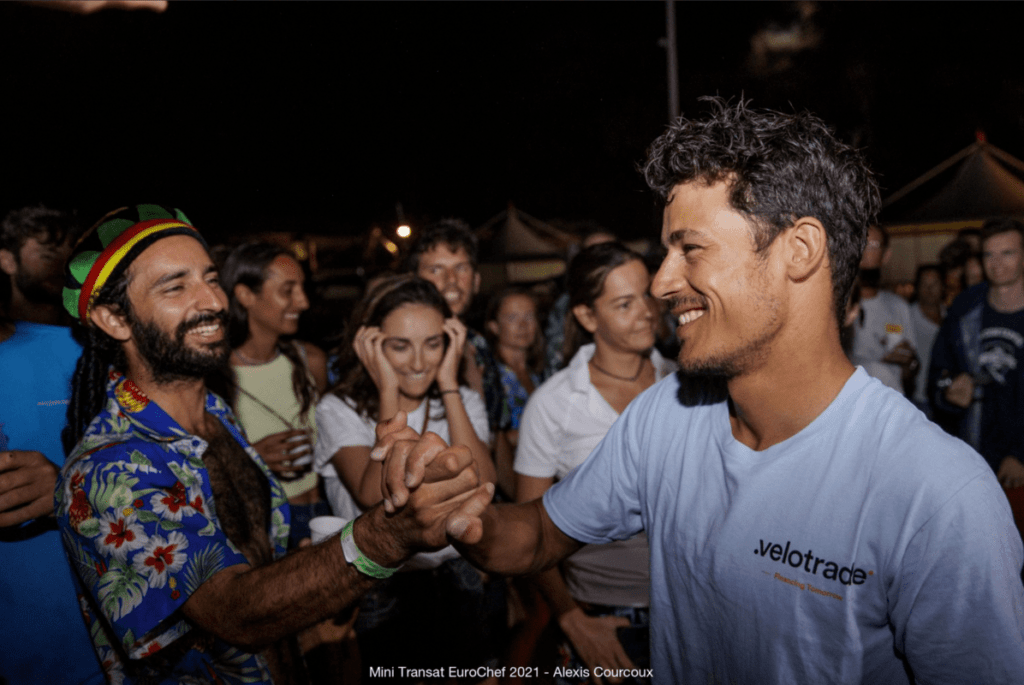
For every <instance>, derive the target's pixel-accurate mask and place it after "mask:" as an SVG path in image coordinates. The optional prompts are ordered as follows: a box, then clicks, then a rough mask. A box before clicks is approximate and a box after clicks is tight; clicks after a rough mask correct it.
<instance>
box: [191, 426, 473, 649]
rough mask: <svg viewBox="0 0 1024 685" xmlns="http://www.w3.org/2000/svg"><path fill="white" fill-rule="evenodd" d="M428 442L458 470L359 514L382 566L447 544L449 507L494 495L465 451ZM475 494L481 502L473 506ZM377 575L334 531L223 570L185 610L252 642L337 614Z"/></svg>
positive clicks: (366, 548) (370, 550)
mask: <svg viewBox="0 0 1024 685" xmlns="http://www.w3.org/2000/svg"><path fill="white" fill-rule="evenodd" d="M435 439H436V438H435ZM429 447H430V448H431V449H434V453H433V454H432V457H437V458H438V460H439V463H441V464H443V468H444V469H445V471H446V472H452V473H457V474H458V475H456V476H455V477H449V478H447V479H445V480H441V481H432V480H431V479H430V478H428V479H427V480H428V481H430V482H426V483H425V484H424V486H423V487H421V488H417V491H416V492H415V493H413V494H412V496H411V497H410V498H409V502H408V506H406V507H404V508H403V510H402V511H401V512H399V513H397V514H395V515H388V514H387V513H386V512H385V511H384V508H383V507H382V506H376V507H374V508H373V509H371V510H370V511H368V512H366V513H365V514H364V515H362V516H360V517H359V518H358V519H356V522H355V527H354V531H353V536H354V538H355V542H356V545H357V546H358V547H359V549H360V550H361V551H362V552H363V554H364V555H365V556H366V557H368V558H370V559H372V560H374V561H376V562H377V563H378V564H380V565H382V566H385V567H395V566H398V565H399V564H400V563H402V562H403V561H405V560H406V559H408V558H409V557H410V556H412V555H413V554H414V553H415V552H417V551H420V550H424V549H438V548H440V547H443V546H445V545H446V544H447V539H446V537H445V524H446V521H447V519H448V517H449V515H450V514H451V513H452V511H453V510H454V509H456V508H460V509H464V510H465V512H466V515H470V516H471V515H473V512H477V513H478V512H479V510H480V509H481V508H482V503H483V502H485V501H487V500H489V498H490V495H491V494H493V486H491V485H485V486H479V487H477V484H478V480H477V476H476V469H475V468H474V467H473V465H472V458H471V456H470V455H469V453H468V451H467V450H465V449H463V448H453V449H448V450H443V454H438V453H440V452H442V449H443V448H441V447H437V446H436V443H435V444H432V445H430V446H429ZM488 492H489V493H490V494H488ZM470 500H473V502H479V504H477V506H472V503H471V502H470ZM374 582H375V580H374V579H372V578H369V577H368V576H364V575H363V574H361V573H359V572H358V571H356V570H355V568H354V567H353V566H351V565H349V564H348V563H346V561H345V557H344V554H343V552H342V549H341V545H340V543H339V541H338V536H335V537H333V538H330V539H328V540H326V541H325V542H323V543H321V544H319V545H314V546H312V547H307V548H303V549H300V550H299V551H297V552H295V553H293V554H289V555H288V556H286V557H284V558H283V559H280V560H278V561H276V562H274V563H272V564H268V565H266V566H263V567H259V568H251V567H248V566H244V565H240V566H233V567H231V568H229V569H225V570H224V571H221V572H220V573H218V574H217V575H215V576H214V577H213V578H211V579H210V580H208V581H206V582H205V583H203V584H202V585H201V586H200V587H199V588H198V589H197V590H196V591H195V592H194V593H193V594H192V596H191V597H190V598H189V599H188V601H187V602H186V603H185V604H184V605H183V607H182V611H183V613H184V614H185V616H186V617H187V618H189V620H191V621H192V622H193V623H195V624H196V625H198V626H200V627H201V628H203V629H205V630H206V631H208V632H210V633H212V634H214V635H216V636H218V637H220V638H222V639H223V640H225V641H226V642H228V643H230V644H235V645H239V646H241V647H244V648H248V649H255V648H259V647H260V646H262V645H265V644H269V643H271V642H274V641H276V640H279V639H281V638H283V637H285V636H287V635H290V634H292V633H295V632H297V631H299V630H301V629H303V628H307V627H309V626H311V625H314V624H316V623H318V622H320V621H322V620H325V619H327V618H329V617H331V616H333V615H335V614H337V613H338V612H339V611H341V609H343V608H344V607H346V606H347V605H349V604H350V603H352V602H353V601H354V600H355V599H356V598H358V597H359V596H360V595H361V594H362V593H363V592H365V591H366V590H367V589H368V588H369V587H370V586H371V585H372V584H373V583H374Z"/></svg>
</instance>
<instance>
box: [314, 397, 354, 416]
mask: <svg viewBox="0 0 1024 685" xmlns="http://www.w3.org/2000/svg"><path fill="white" fill-rule="evenodd" d="M316 411H317V413H318V414H319V413H321V412H322V413H325V414H329V415H331V416H338V415H344V414H352V415H353V416H359V412H357V411H356V408H355V406H354V405H353V404H352V401H351V400H350V399H348V398H347V397H346V398H344V399H343V398H341V397H338V396H337V395H335V394H334V393H333V392H329V393H326V394H324V396H323V397H321V398H320V401H319V402H318V403H317V405H316ZM360 418H362V417H360Z"/></svg>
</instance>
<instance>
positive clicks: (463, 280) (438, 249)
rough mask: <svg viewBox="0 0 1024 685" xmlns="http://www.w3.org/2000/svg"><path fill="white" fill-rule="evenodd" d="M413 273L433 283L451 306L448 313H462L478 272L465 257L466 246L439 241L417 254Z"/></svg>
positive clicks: (476, 284) (475, 283)
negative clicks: (455, 246) (416, 265)
mask: <svg viewBox="0 0 1024 685" xmlns="http://www.w3.org/2000/svg"><path fill="white" fill-rule="evenodd" d="M416 275H417V276H419V277H420V278H423V279H426V280H428V281H430V282H431V283H433V284H434V285H435V286H437V289H438V290H439V291H440V292H441V295H442V296H444V299H445V300H446V301H447V302H448V306H449V307H451V310H452V314H454V315H455V316H460V317H461V316H462V315H463V314H464V313H465V312H466V310H467V309H469V303H470V302H471V301H472V300H473V295H475V294H476V291H477V289H478V288H479V287H480V274H478V273H477V272H476V269H475V268H474V267H473V263H472V262H471V261H470V259H469V253H468V252H466V248H464V247H461V246H459V247H457V248H455V250H452V247H451V245H447V244H445V243H440V244H438V245H435V246H434V247H432V248H430V249H429V250H427V251H426V252H424V253H423V254H422V255H420V260H419V266H418V267H417V268H416Z"/></svg>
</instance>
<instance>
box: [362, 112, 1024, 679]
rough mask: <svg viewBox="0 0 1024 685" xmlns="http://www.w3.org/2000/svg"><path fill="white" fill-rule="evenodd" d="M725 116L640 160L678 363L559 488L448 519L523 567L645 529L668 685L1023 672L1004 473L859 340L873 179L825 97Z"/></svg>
mask: <svg viewBox="0 0 1024 685" xmlns="http://www.w3.org/2000/svg"><path fill="white" fill-rule="evenodd" d="M710 110H711V111H710V112H709V114H708V115H707V116H706V117H704V118H702V119H689V120H688V119H684V118H680V119H679V120H677V121H676V122H675V123H673V124H672V125H671V126H670V127H669V129H668V130H667V131H666V132H665V133H664V134H663V135H662V136H661V137H659V138H658V139H657V140H656V141H655V142H654V144H653V145H652V147H651V149H650V153H649V157H648V161H647V163H646V166H645V169H644V172H645V176H646V178H647V182H648V184H649V185H650V186H651V187H652V189H654V190H655V191H656V192H657V194H658V195H659V196H660V197H661V198H662V200H663V201H664V203H665V209H664V222H663V227H662V234H661V239H662V243H663V244H664V246H665V248H666V249H667V256H666V257H665V260H664V262H663V263H662V265H661V268H660V270H659V271H658V273H657V275H656V276H655V278H654V280H653V282H652V285H651V290H652V293H653V294H654V295H655V296H656V297H659V298H661V299H662V300H663V301H665V302H666V303H667V304H668V305H669V307H670V308H671V311H672V312H673V315H674V316H675V317H676V318H677V320H678V328H677V331H676V332H677V336H678V338H679V341H680V343H681V351H680V354H679V364H680V368H681V373H680V374H679V375H677V376H672V377H669V378H666V379H664V380H663V381H661V382H660V383H658V384H656V385H655V386H653V387H652V388H650V389H649V390H648V391H646V392H645V393H643V394H642V395H640V396H639V397H638V398H637V399H636V400H634V401H633V403H632V404H630V406H628V407H627V408H626V410H625V411H624V412H623V413H622V415H621V417H620V418H619V420H618V421H617V422H616V423H615V425H614V426H612V428H611V430H610V432H609V433H608V435H607V436H606V437H605V439H604V440H603V441H602V442H601V444H600V445H598V447H597V448H596V450H595V451H594V453H593V454H592V455H591V456H590V458H589V459H587V461H586V462H585V463H584V464H583V465H582V466H581V467H580V468H578V469H577V470H575V471H574V472H572V473H570V474H569V475H568V476H567V477H566V478H565V479H564V480H562V481H560V482H559V483H557V484H556V485H554V486H553V487H552V488H551V489H549V490H548V491H547V492H546V493H545V495H544V497H543V500H535V501H534V502H531V503H527V504H522V505H515V506H501V505H499V506H492V505H487V504H486V503H485V502H484V498H485V494H486V492H485V491H483V492H479V493H474V494H473V495H472V496H471V497H470V498H469V499H468V500H467V501H466V502H465V503H464V504H463V506H462V508H461V509H460V510H458V511H457V512H455V513H454V514H452V515H451V516H450V517H449V518H448V521H447V525H448V528H447V529H448V532H449V535H450V536H452V537H453V538H455V539H456V540H458V541H459V546H460V549H461V551H462V552H463V554H464V555H465V556H466V557H467V558H469V559H471V560H472V561H474V563H476V564H478V565H480V566H481V567H482V568H484V569H487V570H489V571H494V572H499V573H526V572H536V571H538V570H540V569H543V568H545V567H549V566H551V565H553V564H555V563H557V562H558V561H559V560H560V559H562V558H564V557H565V556H567V555H568V554H570V553H572V552H573V551H575V550H576V549H578V548H579V547H580V545H581V544H583V543H601V542H608V541H611V540H621V539H625V538H628V537H630V536H632V535H634V534H636V533H637V532H639V531H640V530H645V531H646V532H647V536H648V539H649V541H650V545H651V645H652V655H651V656H652V659H651V664H652V672H651V673H650V675H651V676H652V678H653V681H654V682H657V683H671V684H673V685H674V684H677V683H712V682H713V683H752V684H754V683H756V684H758V685H760V684H763V683H779V684H783V683H785V684H791V683H815V684H816V685H817V684H819V683H849V684H855V683H863V684H865V685H867V684H870V685H876V684H879V683H900V684H903V683H911V682H915V680H916V681H917V682H922V683H924V682H927V683H950V684H952V683H966V682H977V683H1007V684H1008V683H1021V682H1024V587H1022V586H1021V581H1020V572H1021V565H1022V563H1024V550H1022V545H1021V539H1020V536H1019V535H1018V533H1017V531H1016V529H1015V528H1014V525H1013V520H1012V517H1011V515H1010V509H1009V505H1008V504H1007V502H1006V498H1005V497H1004V496H1003V494H1002V492H1001V491H1000V488H999V485H998V483H997V482H996V479H995V477H994V476H993V474H992V472H991V469H988V467H987V466H986V464H985V462H984V461H983V460H982V459H981V457H980V456H979V455H978V454H977V453H975V452H974V451H973V450H972V449H971V448H969V447H968V446H967V445H965V444H964V443H962V442H960V441H959V440H957V439H955V438H952V437H950V436H947V435H945V434H944V433H942V432H941V431H940V430H939V429H938V428H936V427H935V426H934V425H933V424H931V423H930V422H928V421H927V420H926V419H925V417H924V415H923V414H921V413H920V412H919V411H917V409H915V408H914V406H913V405H912V404H910V403H909V402H908V401H907V400H906V399H905V398H903V397H902V395H900V394H899V393H897V392H895V391H893V390H891V389H889V388H886V387H885V386H883V385H882V384H881V383H880V382H878V381H877V380H874V379H871V378H870V377H869V376H868V375H867V374H866V373H865V372H864V370H863V369H861V368H856V369H855V368H854V367H853V366H852V365H851V364H850V362H849V361H848V359H847V358H846V356H845V355H844V353H843V350H842V347H841V345H840V340H839V330H840V322H841V321H842V320H843V318H844V314H845V309H846V302H847V299H848V294H849V292H850V288H851V284H852V282H853V279H854V276H855V275H856V273H857V266H858V263H859V261H860V256H861V253H862V251H863V249H864V245H865V241H866V235H867V229H868V225H869V224H870V222H871V220H872V219H873V217H874V214H875V213H876V211H877V209H878V206H879V198H878V188H877V185H876V183H875V181H874V179H873V178H872V176H871V173H870V171H869V170H868V169H867V167H866V165H865V164H864V162H863V159H862V157H861V156H860V154H859V153H858V152H857V151H855V150H854V149H852V148H850V147H849V146H847V145H844V144H843V143H841V142H840V141H838V140H837V139H836V138H835V136H834V134H833V133H832V131H831V130H829V129H828V127H827V126H825V124H824V123H823V122H822V121H821V120H819V119H817V118H816V117H814V116H813V115H810V114H807V113H804V114H796V115H789V114H783V113H779V112H771V111H760V110H753V109H751V108H749V107H748V106H747V105H746V103H743V102H740V103H737V104H735V105H733V104H730V103H727V102H725V101H723V100H721V99H712V100H711V101H710ZM392 430H394V428H393V427H391V426H389V427H388V428H386V429H384V432H390V431H392ZM396 435H399V437H403V436H404V437H408V438H409V439H410V441H409V442H402V443H399V445H400V447H399V449H392V450H387V449H384V450H378V451H379V452H388V454H387V458H388V460H389V462H388V464H387V468H388V476H387V481H388V487H389V488H390V490H391V492H392V493H393V496H394V497H397V500H398V503H401V502H402V501H403V500H404V497H405V486H404V477H405V475H406V471H408V472H409V473H412V474H414V477H413V478H412V480H411V481H410V482H411V484H412V486H413V487H415V486H416V481H417V477H416V476H415V474H418V473H419V468H420V466H421V465H422V464H423V463H425V462H426V461H428V456H429V455H430V454H432V452H433V451H434V450H426V449H420V450H417V451H416V452H414V453H413V458H410V459H408V460H406V458H405V457H406V455H407V454H408V449H409V448H410V447H411V446H412V445H414V444H416V443H413V442H411V438H412V436H411V434H410V433H409V432H407V431H406V432H403V433H401V434H397V433H396ZM393 439H394V438H387V439H386V440H385V442H384V443H382V445H381V446H382V447H385V448H387V444H386V443H387V442H389V441H390V440H393ZM425 440H426V441H428V442H429V441H431V440H432V439H431V438H426V439H425ZM628 671H629V669H628V666H627V667H624V665H623V664H615V663H601V664H593V665H592V668H591V669H589V672H588V673H587V674H583V675H584V677H589V676H594V677H596V678H607V677H608V676H616V675H628Z"/></svg>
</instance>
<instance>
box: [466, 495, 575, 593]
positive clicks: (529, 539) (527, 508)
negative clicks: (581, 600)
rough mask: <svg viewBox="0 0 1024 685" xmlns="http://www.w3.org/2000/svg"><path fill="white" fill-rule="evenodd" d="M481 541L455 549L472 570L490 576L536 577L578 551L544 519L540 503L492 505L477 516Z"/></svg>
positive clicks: (568, 538)
mask: <svg viewBox="0 0 1024 685" xmlns="http://www.w3.org/2000/svg"><path fill="white" fill-rule="evenodd" d="M480 519H481V521H482V523H483V537H482V538H481V539H480V541H479V542H478V543H476V544H475V545H463V544H461V543H456V547H457V548H458V549H459V551H460V552H461V553H462V555H463V556H464V557H466V558H467V559H468V560H469V561H471V562H472V563H473V564H474V565H475V566H477V567H478V568H481V569H483V570H485V571H488V572H490V573H500V574H504V575H522V574H531V573H540V572H541V571H544V570H546V569H548V568H551V567H552V566H554V565H555V564H557V563H558V562H559V561H561V560H562V559H564V558H565V557H567V556H569V555H570V554H572V553H573V552H575V551H576V550H577V549H579V548H580V546H581V545H580V543H579V542H577V541H576V540H573V539H572V538H570V537H569V536H567V535H565V534H564V533H562V532H561V531H560V530H558V528H557V527H556V526H555V525H554V524H553V523H552V522H551V519H550V518H548V516H547V513H546V512H545V511H544V504H543V501H542V500H539V499H538V500H534V501H532V502H526V503H523V504H492V505H489V506H488V507H487V508H486V509H485V510H484V512H483V514H481V516H480Z"/></svg>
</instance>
